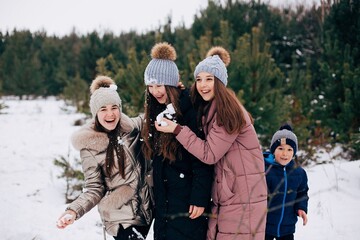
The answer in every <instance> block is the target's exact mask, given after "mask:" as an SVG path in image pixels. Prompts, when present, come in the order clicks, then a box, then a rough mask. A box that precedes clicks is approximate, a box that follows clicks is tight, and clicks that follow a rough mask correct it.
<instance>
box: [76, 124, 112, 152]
mask: <svg viewBox="0 0 360 240" xmlns="http://www.w3.org/2000/svg"><path fill="white" fill-rule="evenodd" d="M94 127H95V122H94V120H92V121H91V122H90V123H87V124H86V125H85V126H83V127H82V128H80V129H79V130H78V131H76V132H74V133H73V134H72V136H71V143H72V145H73V146H74V148H75V149H76V150H79V151H80V150H82V149H84V148H86V149H91V150H95V151H97V152H101V151H104V150H105V149H106V148H107V146H108V144H109V138H108V136H107V134H106V133H105V132H98V131H95V128H94Z"/></svg>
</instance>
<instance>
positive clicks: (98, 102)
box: [90, 76, 121, 118]
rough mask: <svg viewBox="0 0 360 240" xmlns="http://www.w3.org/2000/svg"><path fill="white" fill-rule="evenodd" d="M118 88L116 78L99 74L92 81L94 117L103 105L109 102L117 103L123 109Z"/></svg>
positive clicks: (91, 106)
mask: <svg viewBox="0 0 360 240" xmlns="http://www.w3.org/2000/svg"><path fill="white" fill-rule="evenodd" d="M116 90H117V86H116V84H115V82H114V80H112V79H111V78H109V77H107V76H98V77H96V78H95V79H94V80H93V81H92V83H91V86H90V93H91V97H90V110H91V114H92V116H93V117H94V118H95V116H96V114H97V112H98V111H99V109H100V108H101V107H103V106H106V105H109V104H112V105H117V106H119V108H120V110H121V99H120V96H119V94H118V92H117V91H116Z"/></svg>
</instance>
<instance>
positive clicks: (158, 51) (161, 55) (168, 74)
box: [144, 42, 180, 87]
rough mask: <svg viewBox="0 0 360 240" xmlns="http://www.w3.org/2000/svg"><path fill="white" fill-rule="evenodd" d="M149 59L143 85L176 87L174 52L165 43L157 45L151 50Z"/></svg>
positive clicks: (176, 71) (172, 48) (176, 73)
mask: <svg viewBox="0 0 360 240" xmlns="http://www.w3.org/2000/svg"><path fill="white" fill-rule="evenodd" d="M151 58H152V60H151V61H150V62H149V64H148V65H147V67H146V69H145V73H144V81H145V85H146V86H147V85H149V84H158V85H162V84H164V85H167V86H174V87H176V86H177V85H178V82H179V79H180V77H179V70H178V68H177V66H176V64H175V62H174V61H175V60H176V51H175V48H174V47H173V46H171V45H170V44H168V43H166V42H162V43H157V44H155V45H154V47H153V48H152V49H151Z"/></svg>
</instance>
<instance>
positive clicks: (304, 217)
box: [298, 209, 308, 226]
mask: <svg viewBox="0 0 360 240" xmlns="http://www.w3.org/2000/svg"><path fill="white" fill-rule="evenodd" d="M298 215H299V217H301V218H302V220H303V226H305V225H306V224H307V221H308V218H307V215H306V212H305V211H304V210H301V209H299V210H298Z"/></svg>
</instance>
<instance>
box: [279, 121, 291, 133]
mask: <svg viewBox="0 0 360 240" xmlns="http://www.w3.org/2000/svg"><path fill="white" fill-rule="evenodd" d="M283 129H286V130H289V131H291V132H292V131H293V129H292V127H291V126H290V125H289V124H287V123H285V124H283V125H282V126H281V127H280V128H279V130H283Z"/></svg>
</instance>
